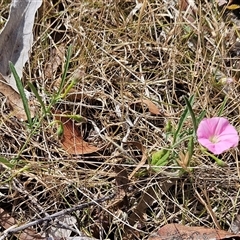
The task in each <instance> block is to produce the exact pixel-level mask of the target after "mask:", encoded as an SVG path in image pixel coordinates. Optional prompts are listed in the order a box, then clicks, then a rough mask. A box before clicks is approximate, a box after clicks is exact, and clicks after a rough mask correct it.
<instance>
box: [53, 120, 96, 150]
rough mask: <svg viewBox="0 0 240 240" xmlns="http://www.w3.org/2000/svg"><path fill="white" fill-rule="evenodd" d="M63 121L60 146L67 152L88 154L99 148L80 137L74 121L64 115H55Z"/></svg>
mask: <svg viewBox="0 0 240 240" xmlns="http://www.w3.org/2000/svg"><path fill="white" fill-rule="evenodd" d="M55 118H56V119H57V120H60V121H62V123H63V136H62V139H61V143H62V147H63V149H64V150H65V151H67V152H68V153H69V154H88V153H93V152H96V151H98V150H99V148H97V147H95V146H92V145H90V144H88V143H87V142H85V141H84V140H83V139H82V136H81V133H80V131H79V130H78V128H77V126H75V124H74V122H73V121H72V120H71V119H69V118H66V117H59V116H55Z"/></svg>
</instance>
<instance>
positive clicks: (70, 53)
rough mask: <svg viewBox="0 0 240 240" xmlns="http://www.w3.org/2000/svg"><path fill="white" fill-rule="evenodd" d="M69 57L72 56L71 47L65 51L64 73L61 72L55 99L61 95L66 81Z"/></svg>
mask: <svg viewBox="0 0 240 240" xmlns="http://www.w3.org/2000/svg"><path fill="white" fill-rule="evenodd" d="M71 55H72V46H71V45H70V46H69V48H68V50H67V56H66V63H65V66H64V72H63V75H62V78H61V82H60V86H59V89H58V93H57V98H58V97H59V96H60V95H61V93H62V89H63V86H64V84H65V81H66V77H67V71H68V68H69V63H70V58H71Z"/></svg>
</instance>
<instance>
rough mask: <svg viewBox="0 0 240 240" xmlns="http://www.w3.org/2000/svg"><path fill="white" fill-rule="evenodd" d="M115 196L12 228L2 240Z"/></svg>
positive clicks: (0, 239) (4, 233) (5, 233)
mask: <svg viewBox="0 0 240 240" xmlns="http://www.w3.org/2000/svg"><path fill="white" fill-rule="evenodd" d="M114 196H115V193H113V194H111V195H109V196H107V197H103V198H100V199H98V200H93V201H91V202H89V203H83V204H81V205H78V206H76V207H72V208H68V209H64V210H62V211H60V212H56V213H54V214H52V215H49V216H46V217H44V218H41V219H37V220H35V221H32V222H29V223H26V224H24V225H22V226H20V227H16V228H12V227H11V228H9V229H7V230H5V231H4V232H3V236H2V237H0V240H3V239H4V238H6V237H7V236H8V235H9V234H14V233H17V232H20V231H23V230H24V229H26V228H29V227H32V226H34V225H37V224H41V223H43V222H45V221H52V220H54V219H55V218H57V217H60V216H63V215H66V214H70V213H72V212H74V211H77V210H81V209H84V208H87V207H90V206H93V205H95V204H97V203H102V202H105V201H107V200H110V199H112V198H114Z"/></svg>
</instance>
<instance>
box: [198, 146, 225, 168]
mask: <svg viewBox="0 0 240 240" xmlns="http://www.w3.org/2000/svg"><path fill="white" fill-rule="evenodd" d="M202 151H203V152H204V153H206V154H207V155H208V156H209V157H211V158H212V159H213V160H215V161H216V163H217V165H218V166H220V167H226V166H227V164H226V163H225V162H224V161H222V160H221V159H219V158H217V157H216V156H215V155H213V154H211V153H210V152H208V151H206V149H205V148H202Z"/></svg>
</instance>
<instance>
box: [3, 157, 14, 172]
mask: <svg viewBox="0 0 240 240" xmlns="http://www.w3.org/2000/svg"><path fill="white" fill-rule="evenodd" d="M0 163H2V164H3V165H5V166H6V167H8V168H11V169H12V168H13V167H14V166H15V165H14V164H12V163H10V162H9V161H8V160H7V159H6V158H3V157H0Z"/></svg>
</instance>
